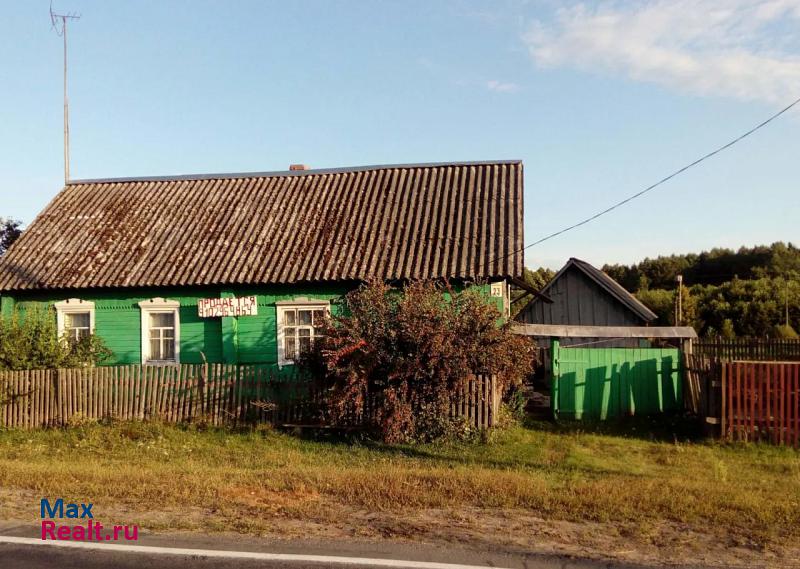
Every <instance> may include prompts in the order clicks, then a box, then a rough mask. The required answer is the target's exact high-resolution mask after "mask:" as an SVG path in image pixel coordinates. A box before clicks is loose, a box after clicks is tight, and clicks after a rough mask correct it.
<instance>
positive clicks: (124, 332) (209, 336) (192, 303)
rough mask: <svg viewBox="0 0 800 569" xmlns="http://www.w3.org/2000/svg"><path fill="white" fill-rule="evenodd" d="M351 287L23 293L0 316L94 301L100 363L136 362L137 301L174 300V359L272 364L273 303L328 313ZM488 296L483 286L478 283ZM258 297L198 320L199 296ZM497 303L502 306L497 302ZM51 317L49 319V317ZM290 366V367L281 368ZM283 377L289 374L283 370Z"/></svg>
mask: <svg viewBox="0 0 800 569" xmlns="http://www.w3.org/2000/svg"><path fill="white" fill-rule="evenodd" d="M355 286H357V285H356V284H355V283H336V284H328V285H323V284H319V285H306V286H278V285H275V286H260V287H253V286H250V287H247V286H242V287H226V288H220V287H208V288H191V289H174V288H171V289H166V288H153V289H138V290H133V289H132V290H119V289H118V290H113V291H104V290H98V291H58V292H35V293H34V292H28V293H17V294H15V295H4V296H2V297H0V313H2V314H3V315H4V316H6V317H7V316H9V315H10V314H12V313H13V312H14V310H17V311H19V313H21V314H24V312H25V310H27V309H30V308H32V307H34V306H36V307H43V306H50V305H52V304H53V303H55V302H59V301H62V300H66V299H68V298H80V299H82V300H88V301H92V302H94V303H95V333H96V334H97V335H98V336H100V337H101V338H103V340H104V341H105V343H106V345H107V346H108V348H109V349H110V350H111V351H112V352H113V353H114V356H113V359H111V360H110V361H108V362H105V365H122V364H137V363H141V330H140V327H141V312H140V309H139V306H138V303H139V302H141V301H142V300H147V299H150V298H155V297H162V298H166V299H168V300H177V301H179V302H180V361H181V363H186V364H196V363H202V356H201V354H200V353H201V352H203V353H204V354H205V357H206V359H207V360H208V361H209V362H211V363H242V364H268V365H277V360H278V349H277V322H276V318H277V308H276V306H275V303H276V302H278V301H287V300H294V299H296V298H308V299H312V300H327V301H330V302H331V312H333V313H334V314H336V313H337V312H338V311H339V310H340V308H341V303H340V302H341V299H342V297H343V296H344V295H345V294H346V293H347V292H349V291H350V290H353V288H354V287H355ZM481 288H482V289H483V290H485V292H486V295H487V297H488V294H489V293H488V290H489V285H482V286H481ZM250 295H255V296H256V297H257V299H258V315H257V316H241V317H237V318H233V317H231V318H227V317H226V318H200V317H199V316H198V314H197V301H198V300H199V299H202V298H223V297H226V296H237V297H240V296H250ZM492 300H493V301H497V302H498V303H499V304H498V306H499V307H500V308H501V307H502V300H500V299H492ZM54 317H55V316H54ZM287 367H288V368H291V367H292V366H287ZM286 371H287V373H289V372H291V370H290V369H289V370H286Z"/></svg>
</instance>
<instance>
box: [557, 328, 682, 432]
mask: <svg viewBox="0 0 800 569" xmlns="http://www.w3.org/2000/svg"><path fill="white" fill-rule="evenodd" d="M552 358H553V360H552V364H553V376H552V381H553V384H552V387H551V389H552V391H551V407H552V409H553V413H554V415H555V416H556V418H569V419H592V420H605V419H610V418H614V417H623V416H630V415H649V414H654V413H663V412H670V411H679V410H681V409H682V408H683V395H682V377H683V375H682V374H683V370H682V368H681V357H680V350H678V349H677V348H559V347H558V343H557V342H554V346H553V350H552Z"/></svg>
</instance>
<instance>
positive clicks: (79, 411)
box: [0, 364, 502, 429]
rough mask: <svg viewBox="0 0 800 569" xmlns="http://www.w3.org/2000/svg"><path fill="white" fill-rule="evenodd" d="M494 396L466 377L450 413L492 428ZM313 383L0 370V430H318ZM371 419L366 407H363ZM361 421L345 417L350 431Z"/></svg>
mask: <svg viewBox="0 0 800 569" xmlns="http://www.w3.org/2000/svg"><path fill="white" fill-rule="evenodd" d="M501 395H502V394H501V393H500V390H499V386H498V382H497V380H496V378H495V377H494V376H491V375H482V374H478V375H472V376H470V377H468V378H466V379H465V380H464V382H463V384H462V385H461V387H460V388H459V390H458V392H457V393H456V394H454V399H453V404H452V406H451V410H450V411H451V415H452V416H454V417H464V418H465V419H466V420H467V422H468V423H469V424H470V425H472V426H474V427H477V428H488V427H491V426H493V425H494V424H495V421H496V418H497V413H498V410H499V404H500V398H501ZM324 397H325V391H324V389H323V388H322V387H321V386H320V384H319V383H318V382H315V381H313V380H312V381H309V380H303V379H300V378H296V377H294V378H285V377H282V376H280V375H278V373H277V372H276V370H275V369H274V368H269V367H263V366H246V365H223V364H206V365H180V366H141V365H132V366H114V367H95V368H82V369H56V370H30V371H5V372H0V426H2V427H7V428H23V429H34V428H41V427H53V426H63V425H69V424H71V423H74V422H76V421H80V420H83V419H90V420H101V419H117V420H159V421H164V422H168V423H182V422H192V421H204V422H206V423H208V424H211V425H233V426H235V425H240V424H252V423H255V422H270V423H273V424H278V425H319V426H323V425H324V424H325V418H324V417H323V416H322V415H321V413H320V408H321V406H320V403H321V402H322V401H323V400H324ZM367 410H368V411H367V412H368V413H374V412H375V409H374V406H371V405H367ZM364 420H365V417H353V418H352V421H351V423H352V424H353V425H354V426H357V425H358V424H359V423H363V421H364Z"/></svg>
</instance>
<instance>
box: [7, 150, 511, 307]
mask: <svg viewBox="0 0 800 569" xmlns="http://www.w3.org/2000/svg"><path fill="white" fill-rule="evenodd" d="M522 246H523V181H522V163H521V162H520V161H517V160H512V161H497V162H471V163H468V162H467V163H441V164H405V165H386V166H365V167H357V168H342V169H329V170H305V171H288V172H261V173H244V174H209V175H198V176H175V177H164V178H161V177H148V178H121V179H109V180H79V181H74V182H70V183H69V184H67V185H66V186H65V187H64V189H62V190H61V192H60V193H59V194H58V195H57V196H56V197H55V198H54V199H53V201H52V202H51V203H50V204H49V205H48V206H47V207H46V208H45V210H44V211H42V213H41V214H39V216H38V217H37V218H36V219H35V220H34V221H33V223H31V225H30V226H29V227H28V228H27V229H26V230H25V231H24V233H23V234H22V236H21V237H20V238H19V239H18V240H17V242H16V243H15V244H14V245H13V246H12V247H11V248H10V249H9V250H8V251H7V252H6V254H5V255H4V256H3V257H0V291H11V290H30V289H76V288H98V287H102V288H117V287H140V286H191V285H216V284H220V285H221V284H267V283H297V282H323V281H349V280H366V279H369V278H381V279H385V280H394V279H413V278H441V277H450V278H466V279H476V278H491V277H511V276H521V274H522V266H523V255H522V253H521V252H519V249H521V248H522Z"/></svg>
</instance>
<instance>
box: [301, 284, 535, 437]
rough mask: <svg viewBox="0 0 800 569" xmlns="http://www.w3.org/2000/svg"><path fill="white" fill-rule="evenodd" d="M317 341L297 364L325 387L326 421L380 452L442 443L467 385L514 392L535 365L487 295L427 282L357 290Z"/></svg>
mask: <svg viewBox="0 0 800 569" xmlns="http://www.w3.org/2000/svg"><path fill="white" fill-rule="evenodd" d="M324 334H325V335H324V338H322V339H320V340H318V341H317V342H316V343H315V346H314V349H313V350H312V351H311V352H310V353H308V354H306V355H305V356H304V357H303V358H302V360H301V362H300V363H301V365H303V366H304V367H305V368H306V369H307V370H308V371H309V372H310V373H311V374H312V375H313V376H315V377H316V378H318V379H319V380H320V381H322V383H323V387H324V389H325V391H326V392H327V393H326V397H325V409H324V411H325V414H326V418H327V419H328V420H329V421H331V422H332V423H334V424H337V423H339V424H341V423H347V422H353V421H359V422H362V423H364V422H365V423H366V424H367V426H368V427H371V428H372V429H373V430H374V431H375V432H376V433H378V434H379V436H380V437H381V438H382V439H383V440H384V441H386V442H402V441H408V440H431V439H435V438H440V437H442V436H444V435H446V434H447V433H448V432H450V431H449V430H448V429H449V428H450V427H452V424H451V420H450V419H449V408H450V403H451V400H452V398H453V397H454V394H455V393H456V390H457V386H458V385H459V383H460V382H461V381H463V379H464V378H465V377H467V376H468V375H469V374H471V373H489V374H495V375H496V376H497V378H498V381H500V382H501V386H509V385H514V384H519V383H520V382H521V381H522V380H523V379H524V377H525V376H526V375H527V374H529V373H530V372H531V371H532V370H531V368H532V365H533V359H534V355H533V351H532V348H531V344H530V342H528V341H527V340H526V339H525V338H524V337H521V336H518V335H515V334H512V333H511V330H510V323H508V322H504V321H503V319H502V316H501V314H500V312H499V311H498V310H497V308H496V306H495V305H494V304H493V303H491V302H490V301H489V299H488V298H487V296H486V293H485V291H483V290H481V289H480V288H478V287H472V288H467V289H465V290H454V289H453V288H452V287H450V286H448V285H441V284H436V283H433V282H429V281H420V282H412V283H410V284H408V285H406V286H405V287H403V288H402V289H397V288H394V287H390V286H388V285H386V284H384V283H382V282H372V283H368V284H366V285H364V286H362V287H361V288H359V289H358V290H356V291H354V292H352V293H350V294H348V295H347V296H346V298H345V306H344V310H343V314H342V315H340V316H336V317H333V318H332V319H331V320H329V321H328V322H327V324H326V325H325V326H324ZM369 406H372V408H368V407H369Z"/></svg>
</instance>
